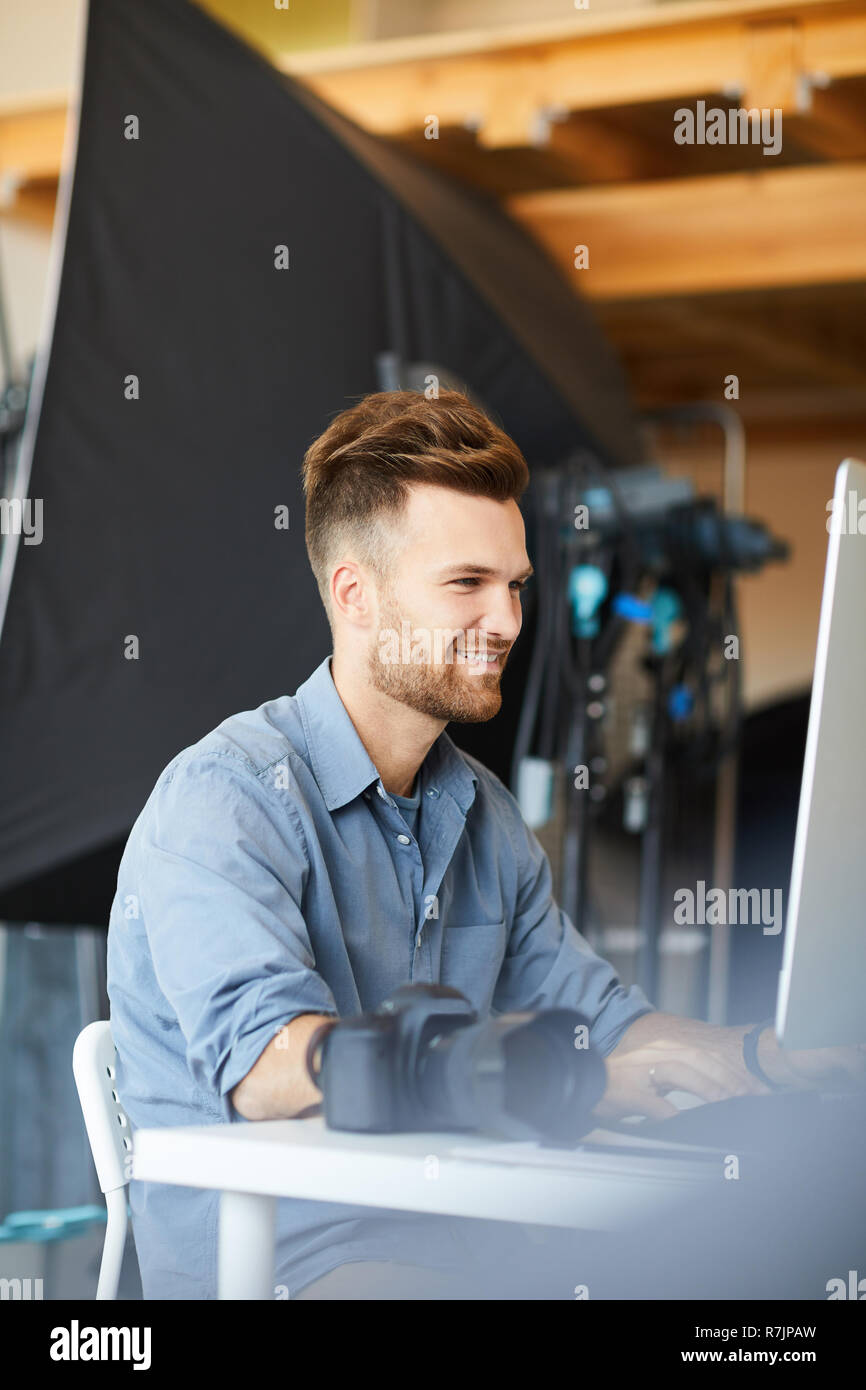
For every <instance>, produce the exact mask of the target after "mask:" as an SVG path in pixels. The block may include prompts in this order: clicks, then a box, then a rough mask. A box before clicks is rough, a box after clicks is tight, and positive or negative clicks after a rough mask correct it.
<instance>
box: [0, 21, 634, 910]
mask: <svg viewBox="0 0 866 1390" xmlns="http://www.w3.org/2000/svg"><path fill="white" fill-rule="evenodd" d="M131 115H132V116H135V117H137V119H138V125H139V138H138V139H136V140H129V139H126V138H125V137H124V130H125V127H126V125H127V118H128V117H129V116H131ZM278 245H286V246H287V247H288V248H289V269H288V270H277V269H276V268H275V265H274V254H275V253H274V248H275V247H276V246H278ZM41 351H42V352H43V353H44V354H46V355H47V372H46V377H45V390H44V396H43V399H42V402H41V409H40V410H39V415H38V422H37V426H38V427H37V428H36V431H35V444H34V446H33V451H32V474H31V479H30V484H29V488H28V495H29V496H30V497H31V498H34V499H36V498H38V499H42V502H43V508H44V539H43V541H42V543H41V544H40V545H33V546H24V545H21V546H20V547H19V550H18V556H17V562H16V568H15V573H14V577H13V581H12V589H11V594H10V601H9V608H8V613H7V618H6V623H5V627H4V631H3V634H2V641H0V766H2V791H0V890H2V891H0V917H4V918H6V919H7V920H40V921H49V922H50V921H55V922H82V921H84V922H87V921H89V922H102V921H104V920H105V918H106V916H107V911H108V905H109V903H110V899H111V895H112V893H113V891H114V877H115V871H116V864H117V859H118V857H119V853H120V850H121V848H122V845H123V842H124V840H125V837H126V834H127V833H128V831H129V828H130V826H131V824H132V822H133V820H134V819H135V817H136V815H137V814H138V811H139V810H140V808H141V806H142V805H143V803H144V801H145V799H146V797H147V795H148V793H149V791H150V789H151V787H152V785H153V783H154V781H155V779H156V777H157V775H158V773H159V772H160V770H161V768H162V767H163V766H164V765H165V763H166V762H167V761H168V760H169V759H170V758H171V757H172V756H173V755H174V754H175V753H176V752H177V751H178V750H179V749H180V748H182V747H184V746H186V745H187V744H189V743H192V742H194V741H195V740H197V739H198V738H199V737H201V736H202V735H203V734H204V733H205V732H207V730H208V729H210V728H212V727H213V726H214V725H215V724H216V723H218V722H219V721H220V720H221V719H223V718H224V717H226V716H227V715H228V714H231V713H233V712H235V711H237V710H239V709H244V708H250V707H254V706H256V705H258V704H260V703H261V702H262V701H263V700H266V699H268V698H271V697H273V696H274V695H275V694H277V693H281V692H291V691H293V690H294V689H295V688H296V687H297V685H298V684H300V682H301V681H302V680H303V679H305V677H306V676H307V675H308V674H309V672H310V670H312V668H313V667H314V666H315V665H316V664H317V663H318V662H319V661H320V660H321V659H322V657H323V656H324V655H325V654H326V653H327V651H328V650H329V649H330V643H329V634H328V629H327V624H326V622H325V618H324V613H323V611H322V610H321V607H320V603H319V599H318V594H317V591H316V588H315V584H314V581H313V578H312V574H311V572H310V570H309V568H308V564H307V559H306V552H305V549H304V543H303V500H302V493H301V487H300V475H299V465H300V460H301V456H302V454H303V452H304V450H305V448H306V447H307V445H308V444H309V442H310V441H311V440H312V439H313V438H314V437H315V436H316V435H317V434H318V433H319V432H320V431H321V430H322V429H323V428H324V426H325V425H326V424H327V422H328V420H329V419H330V418H331V417H332V415H333V414H334V413H336V412H337V411H338V410H340V409H341V408H343V407H344V406H345V405H346V404H349V403H350V402H351V401H352V400H353V399H355V398H357V397H358V396H361V395H363V394H365V393H366V392H368V391H371V390H376V389H378V385H379V383H378V380H377V375H376V365H375V364H376V358H377V355H378V354H380V353H381V352H383V351H392V352H396V353H398V354H400V356H401V357H402V358H403V359H405V360H408V361H429V362H433V363H437V364H442V365H443V366H444V367H446V368H448V369H449V370H450V372H451V373H453V374H454V375H455V376H456V377H457V378H458V379H459V380H460V381H462V382H464V383H465V384H466V385H467V386H468V387H469V388H470V389H471V390H473V391H474V392H475V393H476V394H477V395H478V397H479V399H481V400H482V401H483V402H484V403H485V404H486V405H487V406H488V408H489V409H490V410H491V412H492V413H493V414H494V416H495V417H496V418H497V419H498V420H499V421H500V422H501V423H502V425H503V426H504V427H505V429H507V430H508V431H509V433H511V434H512V435H513V437H514V438H515V439H516V441H517V442H518V444H519V445H520V446H521V447H522V449H523V450H524V452H525V454H526V456H527V458H528V460H529V462H530V466H533V465H538V464H548V463H552V462H554V461H556V460H557V459H559V458H561V457H562V456H564V455H565V454H566V453H567V452H569V451H570V450H572V449H573V448H575V447H577V446H581V447H586V448H589V449H591V450H593V451H594V452H595V454H596V455H597V456H598V458H599V459H600V460H601V461H603V462H604V463H606V464H608V465H613V466H617V465H621V464H628V463H635V462H638V461H639V447H638V444H637V440H636V435H635V432H634V426H633V422H632V415H631V409H630V404H629V401H628V397H627V394H626V391H625V388H624V385H623V381H622V377H621V374H620V370H619V367H618V364H617V362H616V360H615V358H614V356H613V354H612V353H611V351H610V349H609V348H608V346H607V344H606V343H605V341H604V340H603V338H602V337H601V335H600V333H599V331H598V329H597V328H596V326H595V324H594V321H593V319H592V317H591V315H590V314H589V312H588V310H587V309H586V308H585V307H584V306H583V305H582V304H581V303H580V302H579V301H578V300H577V299H576V298H575V297H574V296H572V295H570V294H569V293H568V291H567V289H566V288H565V287H564V286H563V283H562V281H561V279H560V277H559V275H558V273H557V272H556V271H555V270H554V269H553V267H552V266H551V265H550V264H549V263H548V262H547V261H546V259H545V258H544V256H543V255H542V254H541V252H539V251H538V250H537V249H536V248H535V247H534V246H533V245H531V244H530V242H529V241H528V240H527V239H526V238H525V237H524V236H523V235H522V234H521V233H520V231H519V230H518V229H517V228H515V227H514V226H513V225H512V224H511V223H510V222H509V221H508V219H507V218H505V217H504V216H503V215H502V214H501V213H500V212H499V210H498V209H497V208H496V207H495V206H494V205H493V204H492V203H489V202H487V201H486V200H484V199H481V198H479V197H477V196H476V195H474V194H472V193H470V192H469V191H467V190H465V189H462V188H459V187H458V186H457V185H455V184H453V183H451V182H450V181H448V180H446V179H444V178H443V177H441V176H440V175H437V174H434V173H433V172H431V171H428V170H426V169H423V168H420V167H418V166H417V165H416V164H415V162H414V161H412V160H410V159H408V158H407V157H406V156H405V155H403V154H402V153H401V152H399V151H398V150H396V149H395V148H393V147H391V146H390V145H388V144H386V143H385V142H383V141H379V140H376V139H374V138H372V137H369V136H368V135H366V134H365V133H364V132H362V131H360V130H359V129H358V128H357V127H355V126H353V125H352V124H351V123H350V122H348V121H346V120H345V119H343V118H342V117H340V116H338V115H337V114H336V113H334V112H332V111H330V110H329V109H328V108H326V107H324V106H323V105H322V104H321V103H320V102H319V101H317V100H316V99H315V98H313V97H312V96H311V95H310V94H309V92H308V91H307V90H306V89H304V88H302V87H300V86H299V85H298V84H296V83H294V82H293V81H291V80H289V79H287V78H285V77H284V76H282V75H281V74H280V73H278V72H277V71H276V70H275V69H274V68H272V66H271V65H270V64H269V63H268V62H267V61H266V60H265V59H264V58H263V57H262V56H261V55H260V54H258V53H257V52H256V51H254V50H253V49H251V48H249V47H247V46H245V45H244V44H243V43H242V42H240V41H239V40H238V39H237V38H236V37H235V36H234V35H233V34H231V33H229V32H228V31H227V30H225V29H224V28H222V27H221V26H220V25H219V24H217V23H216V22H214V21H213V20H212V19H211V18H210V17H209V16H208V15H206V14H205V13H204V12H203V11H201V10H199V9H198V8H196V7H195V6H194V5H192V4H188V3H186V0H147V3H145V4H142V3H141V0H92V3H91V5H90V13H89V19H88V30H87V42H86V57H85V70H84V77H83V88H82V104H81V121H80V132H79V140H78V149H77V155H76V161H75V170H74V182H73V185H72V194H71V203H70V210H69V222H68V229H67V235H66V242H65V248H64V251H63V261H62V275H61V278H60V285H59V293H58V299H57V311H56V317H55V323H54V331H53V336H52V340H51V342H50V343H45V344H43V345H42V348H41ZM129 374H134V375H135V376H137V377H138V379H139V383H140V386H139V390H140V395H139V399H137V400H128V399H126V398H125V393H124V383H125V379H126V378H127V376H128V375H129ZM38 405H39V402H37V401H35V399H34V409H35V408H37V407H38ZM280 505H285V506H287V507H288V509H289V518H290V522H289V529H288V531H285V530H278V529H276V528H275V526H274V509H275V508H276V507H278V506H280ZM529 519H530V520H531V518H529ZM130 635H134V636H136V637H137V639H138V642H139V658H138V659H137V660H127V659H125V657H124V643H125V639H126V638H127V637H128V636H130ZM530 640H531V631H526V632H525V635H524V638H523V641H522V642H521V643H520V644H518V651H517V653H516V654H515V657H516V659H515V661H514V664H513V665H511V666H510V667H509V673H508V683H507V685H506V688H505V705H504V708H503V712H502V714H501V715H500V717H499V719H497V720H495V721H493V723H492V724H491V725H486V726H484V725H475V726H464V727H462V728H456V727H454V726H452V729H451V732H452V733H453V734H454V736H455V738H456V740H457V741H458V742H460V743H461V744H462V745H463V746H464V747H466V748H468V749H469V750H471V751H472V752H474V753H476V754H477V755H478V756H479V757H481V758H482V759H483V760H484V761H486V762H487V763H488V764H489V765H490V766H492V767H493V768H494V770H496V771H497V772H498V773H499V774H500V775H501V776H503V777H507V771H508V765H509V761H510V750H511V743H512V739H513V734H514V727H515V723H516V715H517V711H518V706H519V698H520V693H521V686H522V681H523V677H524V673H525V662H526V659H527V656H528V651H529V645H530Z"/></svg>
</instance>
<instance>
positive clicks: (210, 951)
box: [108, 657, 652, 1298]
mask: <svg viewBox="0 0 866 1390" xmlns="http://www.w3.org/2000/svg"><path fill="white" fill-rule="evenodd" d="M330 662H331V658H330V657H327V658H326V659H325V660H324V661H323V662H322V663H321V665H320V666H319V667H318V668H317V669H316V670H315V671H314V672H313V674H312V675H311V676H310V677H309V679H308V680H307V681H305V682H304V684H303V685H301V686H300V687H299V689H298V691H297V693H296V694H295V695H294V696H281V697H280V698H278V699H275V700H271V701H268V702H267V703H266V704H264V705H262V706H260V707H259V708H258V709H256V710H250V711H246V712H244V713H241V714H236V715H234V716H232V717H231V718H229V719H226V720H225V721H224V722H223V723H222V724H220V725H219V727H218V728H216V729H214V730H213V731H212V732H211V733H209V734H207V735H206V736H205V737H204V738H203V739H201V740H200V741H199V742H198V743H196V744H194V745H193V746H192V747H190V748H186V749H184V750H183V751H182V752H181V753H179V754H178V755H177V756H176V757H175V758H174V759H173V760H172V761H171V762H170V763H169V765H168V767H167V768H166V769H165V770H164V772H163V773H162V775H161V776H160V778H159V780H158V781H157V783H156V786H155V787H154V790H153V792H152V793H151V795H150V797H149V798H148V801H147V803H146V805H145V806H144V809H143V810H142V812H141V814H140V816H139V817H138V820H137V821H136V823H135V825H134V826H133V829H132V831H131V834H130V836H129V841H128V843H127V845H126V849H125V852H124V855H123V859H122V861H121V864H120V870H119V874H118V882H117V893H116V896H115V899H114V903H113V906H112V911H111V919H110V926H109V934H108V992H109V996H110V1000H111V1027H112V1032H113V1036H114V1040H115V1044H116V1046H117V1052H118V1068H117V1085H118V1091H119V1095H120V1099H121V1102H122V1104H123V1105H124V1107H125V1109H126V1111H127V1114H128V1116H129V1119H130V1122H131V1124H132V1127H133V1132H134V1130H135V1129H136V1128H137V1127H139V1126H160V1125H192V1124H197V1125H200V1124H208V1123H219V1122H222V1123H227V1122H231V1123H233V1124H245V1123H248V1121H246V1120H244V1119H243V1117H242V1116H240V1115H239V1114H238V1113H237V1112H236V1111H235V1110H234V1108H233V1106H232V1104H231V1101H230V1099H229V1093H230V1092H231V1090H232V1089H233V1087H235V1086H236V1085H237V1084H238V1082H239V1081H240V1080H241V1079H242V1078H243V1077H244V1076H246V1074H247V1072H248V1071H249V1070H250V1068H251V1067H252V1066H253V1064H254V1063H255V1061H256V1059H257V1058H258V1057H259V1056H260V1054H261V1053H262V1051H263V1050H264V1048H265V1047H266V1046H267V1044H268V1043H269V1042H270V1041H271V1039H272V1038H273V1037H274V1035H275V1033H276V1032H277V1031H278V1030H279V1029H280V1027H281V1026H282V1025H284V1024H286V1023H287V1022H289V1021H290V1020H291V1019H293V1018H295V1017H296V1016H297V1015H299V1014H303V1013H323V1014H335V1015H340V1016H347V1015H350V1014H354V1013H358V1012H360V1011H361V1010H365V1009H371V1008H373V1007H375V1006H376V1005H377V1004H379V1003H380V1002H381V1001H382V1000H383V999H384V998H386V997H387V995H389V994H390V993H391V992H392V991H393V990H394V989H396V988H397V987H398V986H399V985H401V984H405V983H406V982H407V981H426V982H432V981H439V982H441V983H443V984H447V985H453V986H455V987H456V988H457V989H459V990H461V991H462V992H463V993H464V994H465V995H467V996H468V998H469V999H470V1000H471V1001H472V1003H473V1005H474V1006H475V1008H476V1009H477V1010H478V1011H479V1013H480V1014H481V1015H482V1016H483V1015H487V1014H489V1013H494V1014H496V1013H501V1012H506V1011H511V1010H516V1009H541V1008H545V1007H552V1006H554V1005H563V1006H570V1007H572V1008H576V1009H579V1010H581V1011H582V1012H583V1013H584V1014H585V1015H586V1016H587V1017H588V1018H589V1019H590V1020H591V1024H592V1026H591V1030H590V1041H591V1043H592V1044H593V1045H594V1046H595V1047H597V1048H599V1049H600V1050H601V1051H602V1052H603V1053H605V1054H606V1053H608V1052H609V1051H610V1050H611V1049H612V1048H613V1047H614V1046H615V1044H616V1042H617V1041H618V1039H619V1038H620V1036H621V1034H622V1033H623V1031H624V1030H625V1028H626V1027H627V1025H628V1024H630V1023H631V1022H632V1021H633V1020H634V1019H635V1018H637V1017H638V1016H639V1015H640V1014H642V1013H646V1012H648V1011H650V1010H651V1008H652V1006H651V1005H650V1004H649V1002H648V1001H647V999H646V997H645V995H644V994H643V993H642V992H641V991H640V990H639V989H638V988H637V987H633V988H631V989H625V988H623V986H622V985H621V984H620V983H619V980H618V979H617V976H616V974H615V973H614V971H613V969H612V968H611V966H610V965H609V964H608V963H607V962H605V961H604V960H602V959H601V958H600V957H599V956H598V955H596V954H595V953H594V952H593V951H592V949H591V948H590V947H589V945H588V944H587V942H586V941H585V940H584V939H583V937H581V936H580V935H579V933H578V932H577V931H576V929H575V928H574V926H573V925H572V923H571V922H570V921H569V920H568V918H567V917H565V915H564V914H563V913H562V912H561V911H560V909H559V908H558V907H557V906H556V903H555V902H554V900H553V897H552V894H551V871H550V866H549V862H548V859H547V857H546V855H545V853H544V851H543V850H542V848H541V846H540V844H539V843H538V840H537V839H536V837H535V835H534V834H533V833H532V832H531V831H530V830H529V829H528V828H527V826H526V825H525V823H524V821H523V819H522V817H521V815H520V811H519V809H518V806H517V803H516V801H515V800H514V798H513V797H512V796H511V794H510V792H509V791H508V790H507V788H506V787H505V786H504V785H503V783H502V782H501V781H500V780H499V779H498V778H497V777H496V776H494V774H493V773H492V772H490V771H489V769H487V768H485V767H484V766H483V765H482V764H481V763H479V762H478V761H477V760H476V759H475V758H473V757H470V756H469V755H468V754H465V753H463V752H461V751H459V750H458V749H457V747H456V746H455V744H454V743H453V742H452V740H451V739H450V738H449V737H448V735H447V734H446V733H444V732H443V733H442V734H440V736H439V737H438V738H437V740H436V741H435V743H434V744H433V746H432V748H431V749H430V751H429V753H428V755H427V757H426V758H425V760H424V763H423V764H422V766H421V768H420V770H419V774H418V775H419V779H420V780H419V781H418V782H417V783H416V787H415V789H414V790H416V791H418V792H420V808H419V811H418V813H417V816H416V817H415V822H416V823H415V829H416V830H417V838H416V834H415V833H412V832H411V831H410V829H409V826H408V825H407V823H406V821H404V819H403V817H402V815H401V812H400V809H399V807H398V805H397V803H396V802H395V801H394V799H393V797H391V796H389V795H388V794H387V793H386V792H385V789H384V788H383V786H382V783H381V780H380V778H379V774H378V772H377V770H376V767H375V765H374V764H373V762H372V761H371V759H370V756H369V754H368V753H367V751H366V749H365V748H364V745H363V743H362V742H361V739H360V738H359V736H358V733H357V731H356V729H355V727H354V725H353V723H352V721H351V719H350V718H349V715H348V712H347V710H346V708H345V706H344V705H343V702H342V700H341V699H340V697H339V695H338V693H337V689H336V686H335V685H334V682H333V679H332V676H331V670H330ZM130 1205H131V1209H132V1216H133V1231H134V1235H135V1241H136V1249H137V1253H138V1259H139V1264H140V1267H141V1273H142V1282H143V1289H144V1295H145V1297H146V1298H214V1297H216V1258H217V1254H216V1252H217V1240H216V1232H217V1216H218V1194H216V1193H214V1192H209V1191H206V1190H197V1189H196V1190H194V1189H189V1188H179V1187H170V1186H167V1185H164V1184H158V1183H144V1182H139V1181H137V1180H135V1179H133V1180H132V1182H131V1184H130ZM476 1224H477V1223H471V1222H470V1223H469V1225H470V1226H474V1225H476ZM466 1225H467V1223H466V1221H464V1220H462V1219H457V1218H455V1219H452V1218H448V1217H435V1216H428V1215H423V1214H419V1215H417V1216H413V1215H412V1214H411V1213H406V1212H400V1211H393V1212H391V1211H378V1210H376V1209H372V1208H369V1207H366V1208H361V1207H357V1206H350V1205H337V1204H334V1203H323V1202H313V1201H309V1200H290V1199H280V1200H279V1201H278V1203H277V1262H276V1263H277V1268H276V1280H275V1282H276V1283H277V1284H284V1285H287V1286H288V1287H289V1289H290V1290H291V1292H292V1293H295V1292H297V1291H298V1290H300V1288H301V1287H303V1286H304V1285H305V1284H307V1283H310V1282H311V1281H312V1280H314V1279H317V1278H319V1277H320V1276H322V1275H323V1274H326V1273H327V1272H328V1271H329V1270H330V1269H333V1268H334V1267H336V1266H337V1265H339V1264H342V1263H345V1262H346V1261H350V1260H352V1261H353V1260H364V1259H367V1260H375V1259H402V1260H404V1261H405V1260H407V1259H408V1260H412V1259H413V1258H414V1259H416V1260H418V1261H421V1262H424V1263H426V1264H428V1265H433V1266H435V1267H439V1268H445V1269H451V1268H456V1267H457V1265H458V1264H459V1262H460V1261H461V1260H462V1259H465V1249H466V1247H465V1245H464V1244H463V1239H464V1237H463V1235H461V1230H462V1229H464V1228H465V1227H466Z"/></svg>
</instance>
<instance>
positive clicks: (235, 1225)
mask: <svg viewBox="0 0 866 1390" xmlns="http://www.w3.org/2000/svg"><path fill="white" fill-rule="evenodd" d="M276 1214H277V1199H276V1198H275V1197H264V1196H261V1195H260V1194H259V1193H251V1192H223V1193H222V1194H221V1196H220V1224H219V1296H220V1298H221V1299H226V1298H229V1299H231V1298H242V1299H272V1298H273V1297H274V1231H275V1222H276Z"/></svg>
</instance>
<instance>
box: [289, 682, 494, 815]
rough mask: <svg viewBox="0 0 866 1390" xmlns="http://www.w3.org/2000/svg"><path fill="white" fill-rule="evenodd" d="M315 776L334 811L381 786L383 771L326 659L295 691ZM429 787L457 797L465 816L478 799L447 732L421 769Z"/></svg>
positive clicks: (471, 775) (472, 774) (473, 779)
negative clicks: (375, 760) (364, 743)
mask: <svg viewBox="0 0 866 1390" xmlns="http://www.w3.org/2000/svg"><path fill="white" fill-rule="evenodd" d="M295 698H296V700H297V701H298V704H299V706H300V710H301V720H302V722H303V726H304V734H305V736H306V740H307V749H308V752H309V754H310V763H311V765H312V769H313V775H314V777H315V779H316V782H317V783H318V786H319V790H320V791H321V793H322V796H323V798H324V801H325V805H326V806H327V808H328V810H329V811H336V810H337V809H338V808H339V807H340V806H345V805H347V804H348V802H350V801H353V800H354V799H355V797H356V796H360V795H361V793H362V792H363V791H366V789H367V787H369V786H370V785H371V784H374V783H378V781H379V772H378V769H377V768H376V765H375V763H374V762H373V760H372V758H371V757H370V754H369V753H368V752H367V750H366V748H365V747H364V745H363V743H362V742H361V738H360V736H359V734H358V731H357V729H356V728H355V726H354V724H353V723H352V720H351V718H350V716H349V711H348V710H347V709H346V706H345V705H344V704H343V701H342V700H341V699H340V696H339V694H338V692H337V687H336V686H335V684H334V678H333V676H332V675H331V656H330V655H329V656H326V657H325V659H324V661H322V662H321V663H320V664H319V665H318V666H317V667H316V669H315V671H313V673H312V675H311V676H309V677H308V679H307V680H305V681H304V683H303V685H300V686H298V689H297V691H296V692H295ZM422 767H423V769H424V785H425V787H426V788H427V789H428V790H429V789H431V788H434V789H437V790H444V791H447V792H449V793H450V794H451V796H453V797H454V800H455V801H456V802H457V804H458V806H459V807H460V809H461V810H462V811H463V813H464V815H465V814H466V812H467V811H468V810H469V807H470V806H471V805H472V802H473V801H474V800H475V786H476V783H477V781H478V776H477V774H476V773H475V772H474V771H473V770H472V768H471V766H470V765H469V763H468V762H467V760H466V758H465V757H464V755H463V754H462V753H461V752H460V749H459V748H457V746H456V745H455V744H454V742H453V741H452V740H451V739H450V738H449V737H448V735H447V734H446V733H445V731H444V729H443V731H442V733H441V734H440V735H439V737H438V738H437V739H436V741H435V743H434V744H433V745H432V747H431V748H430V751H429V752H428V754H427V757H426V758H425V759H424V762H423V764H422Z"/></svg>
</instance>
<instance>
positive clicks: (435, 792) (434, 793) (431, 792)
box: [427, 787, 439, 796]
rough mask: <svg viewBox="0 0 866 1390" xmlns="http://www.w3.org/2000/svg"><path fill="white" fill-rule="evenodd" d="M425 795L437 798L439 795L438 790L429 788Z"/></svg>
mask: <svg viewBox="0 0 866 1390" xmlns="http://www.w3.org/2000/svg"><path fill="white" fill-rule="evenodd" d="M427 795H428V796H438V795H439V789H438V787H430V788H429V789H428V791H427Z"/></svg>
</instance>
